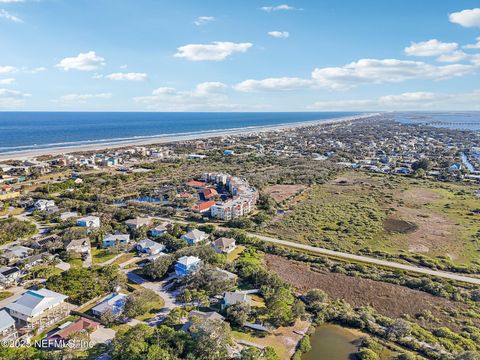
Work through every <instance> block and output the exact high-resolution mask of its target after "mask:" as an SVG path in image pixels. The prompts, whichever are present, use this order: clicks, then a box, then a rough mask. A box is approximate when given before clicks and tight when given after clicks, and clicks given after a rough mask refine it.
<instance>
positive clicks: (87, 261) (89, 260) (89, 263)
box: [82, 251, 93, 268]
mask: <svg viewBox="0 0 480 360" xmlns="http://www.w3.org/2000/svg"><path fill="white" fill-rule="evenodd" d="M92 263H93V260H92V252H91V251H89V252H88V256H87V258H86V259H85V260H84V261H83V264H82V267H84V268H89V267H91V266H92Z"/></svg>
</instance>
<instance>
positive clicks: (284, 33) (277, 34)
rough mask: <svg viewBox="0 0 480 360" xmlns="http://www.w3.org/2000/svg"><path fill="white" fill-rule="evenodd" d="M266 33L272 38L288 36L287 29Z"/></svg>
mask: <svg viewBox="0 0 480 360" xmlns="http://www.w3.org/2000/svg"><path fill="white" fill-rule="evenodd" d="M268 35H270V36H272V37H274V38H288V37H289V36H290V33H289V32H288V31H269V32H268Z"/></svg>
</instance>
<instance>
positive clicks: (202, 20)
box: [193, 16, 215, 26]
mask: <svg viewBox="0 0 480 360" xmlns="http://www.w3.org/2000/svg"><path fill="white" fill-rule="evenodd" d="M214 20H215V18H214V17H213V16H199V17H197V18H196V19H195V21H194V22H193V23H194V24H195V25H197V26H202V25H205V24H208V23H209V22H212V21H214Z"/></svg>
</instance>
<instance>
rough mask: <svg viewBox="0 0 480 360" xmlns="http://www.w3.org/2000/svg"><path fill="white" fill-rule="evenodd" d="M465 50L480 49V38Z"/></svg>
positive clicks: (466, 46)
mask: <svg viewBox="0 0 480 360" xmlns="http://www.w3.org/2000/svg"><path fill="white" fill-rule="evenodd" d="M464 48H465V49H480V36H479V37H477V42H476V43H475V44H468V45H465V46H464Z"/></svg>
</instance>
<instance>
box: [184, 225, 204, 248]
mask: <svg viewBox="0 0 480 360" xmlns="http://www.w3.org/2000/svg"><path fill="white" fill-rule="evenodd" d="M181 239H182V240H185V241H186V242H187V243H188V244H189V245H195V244H198V243H199V242H202V241H204V240H207V239H208V234H207V233H205V232H203V231H200V230H198V229H193V230H190V231H189V232H188V233H186V234H185V235H182V237H181Z"/></svg>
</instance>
